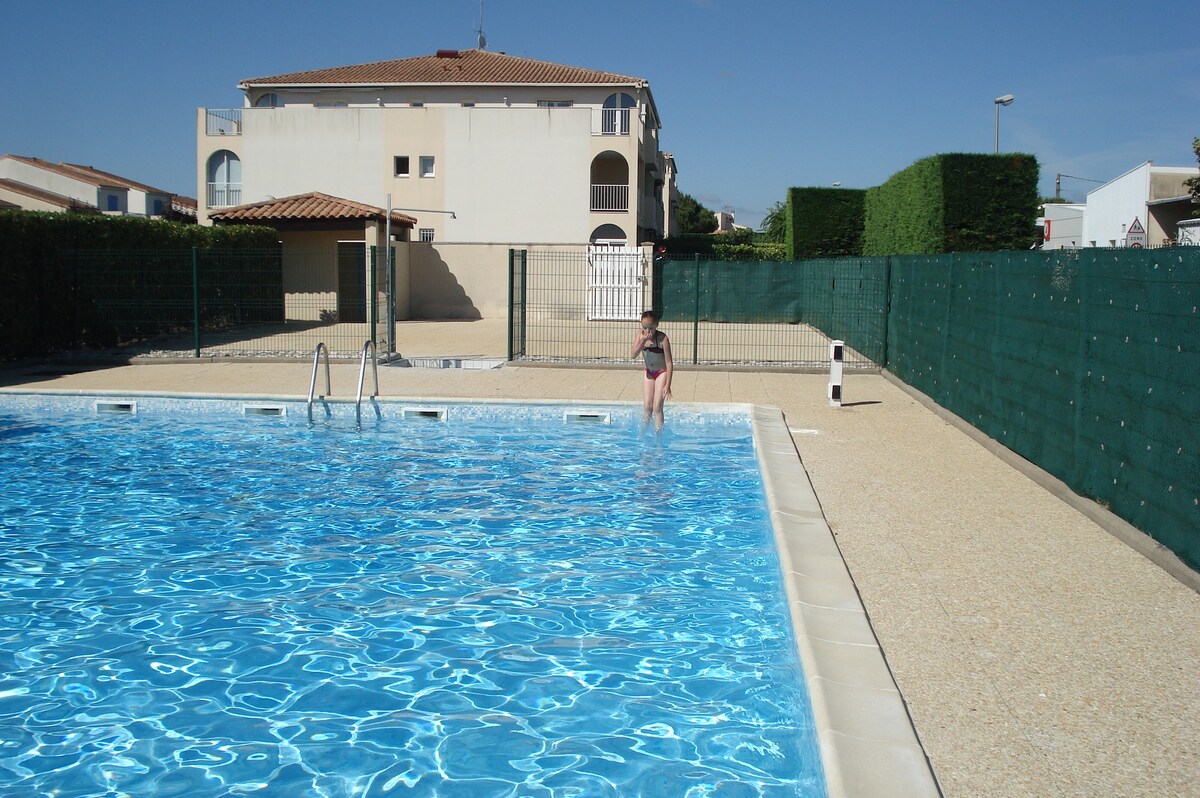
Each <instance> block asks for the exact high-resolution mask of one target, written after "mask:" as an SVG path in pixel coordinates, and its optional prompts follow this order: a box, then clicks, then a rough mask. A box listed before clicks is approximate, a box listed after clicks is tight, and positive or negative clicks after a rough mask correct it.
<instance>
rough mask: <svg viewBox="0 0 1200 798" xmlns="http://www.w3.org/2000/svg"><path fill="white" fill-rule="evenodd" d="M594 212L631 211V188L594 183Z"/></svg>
mask: <svg viewBox="0 0 1200 798" xmlns="http://www.w3.org/2000/svg"><path fill="white" fill-rule="evenodd" d="M592 210H593V211H610V212H612V211H616V212H621V213H624V212H627V211H628V210H629V186H621V185H605V184H601V183H593V184H592Z"/></svg>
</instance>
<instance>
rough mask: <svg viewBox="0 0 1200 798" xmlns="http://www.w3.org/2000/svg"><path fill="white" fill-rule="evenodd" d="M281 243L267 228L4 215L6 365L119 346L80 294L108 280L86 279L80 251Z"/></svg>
mask: <svg viewBox="0 0 1200 798" xmlns="http://www.w3.org/2000/svg"><path fill="white" fill-rule="evenodd" d="M277 246H278V235H277V233H276V232H275V231H274V230H272V229H270V228H266V227H249V226H246V227H242V226H238V227H202V226H199V225H194V224H182V223H179V222H166V221H159V220H155V219H140V218H131V217H122V216H104V215H83V214H72V213H43V212H34V211H4V212H0V252H2V253H3V258H0V360H8V359H12V358H18V357H31V356H36V355H43V354H46V353H48V352H52V351H56V350H63V349H77V348H88V347H96V346H100V347H103V346H110V345H112V344H113V343H114V342H115V341H114V334H113V331H112V330H113V328H112V325H111V324H109V323H107V322H106V320H104V319H103V318H101V317H100V316H102V314H101V313H100V312H99V311H96V310H94V308H95V303H94V302H93V301H92V299H91V298H90V297H88V296H84V295H82V294H81V293H80V289H79V285H80V283H81V282H82V283H83V284H84V285H88V284H96V283H101V282H103V280H98V279H96V275H88V276H86V277H85V279H83V280H82V281H81V280H80V279H79V277H80V275H78V274H77V273H76V269H77V258H75V257H74V253H76V252H78V251H80V250H88V251H93V250H106V251H129V250H140V251H142V252H145V251H147V250H159V251H162V252H163V253H164V255H165V254H166V253H168V252H179V251H181V250H191V249H192V248H193V247H199V248H202V249H206V250H208V249H213V248H222V249H231V248H238V249H243V248H256V249H258V250H260V251H261V250H262V249H263V248H274V247H277ZM106 268H107V267H106ZM152 283H153V281H152V280H151V281H147V283H146V284H147V285H151V284H152ZM148 290H149V289H148ZM134 299H136V297H135V298H134Z"/></svg>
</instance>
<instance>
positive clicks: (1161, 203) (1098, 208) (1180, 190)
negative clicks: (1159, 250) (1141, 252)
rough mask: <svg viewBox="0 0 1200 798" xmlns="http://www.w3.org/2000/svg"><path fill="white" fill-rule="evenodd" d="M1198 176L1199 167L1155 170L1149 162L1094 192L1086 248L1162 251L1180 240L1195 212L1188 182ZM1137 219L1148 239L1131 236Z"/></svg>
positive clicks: (1088, 211) (1086, 217) (1090, 195)
mask: <svg viewBox="0 0 1200 798" xmlns="http://www.w3.org/2000/svg"><path fill="white" fill-rule="evenodd" d="M1198 174H1200V169H1197V168H1196V167H1188V166H1155V165H1154V164H1153V163H1152V162H1150V161H1147V162H1146V163H1144V164H1141V165H1140V166H1137V167H1134V168H1133V169H1130V170H1129V171H1128V172H1126V173H1125V174H1123V175H1121V176H1120V177H1117V178H1116V179H1114V180H1110V181H1109V182H1107V183H1105V184H1104V185H1103V186H1100V187H1099V188H1097V189H1094V190H1092V191H1089V192H1088V195H1087V209H1086V213H1085V214H1084V220H1083V240H1082V241H1081V244H1082V245H1083V246H1085V247H1124V246H1134V245H1137V246H1162V245H1163V244H1166V243H1169V242H1172V241H1175V240H1176V239H1177V237H1178V234H1179V223H1180V222H1181V221H1183V220H1184V219H1189V218H1191V216H1192V213H1193V212H1194V211H1195V210H1196V205H1195V203H1193V202H1192V198H1191V195H1190V194H1189V193H1188V191H1187V188H1186V187H1185V186H1184V184H1183V181H1185V180H1187V179H1188V178H1189V177H1195V176H1196V175H1198ZM1050 207H1053V206H1047V209H1049V208H1050ZM1135 220H1136V224H1137V225H1139V226H1141V227H1142V228H1143V229H1144V230H1145V234H1144V235H1141V234H1137V233H1134V234H1133V235H1131V234H1130V232H1131V230H1135V229H1136V228H1135Z"/></svg>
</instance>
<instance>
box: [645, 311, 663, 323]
mask: <svg viewBox="0 0 1200 798" xmlns="http://www.w3.org/2000/svg"><path fill="white" fill-rule="evenodd" d="M642 318H643V319H645V318H651V319H654V320H655V321H661V320H662V316H661V315H660V314H659V313H658V311H656V310H644V311H642Z"/></svg>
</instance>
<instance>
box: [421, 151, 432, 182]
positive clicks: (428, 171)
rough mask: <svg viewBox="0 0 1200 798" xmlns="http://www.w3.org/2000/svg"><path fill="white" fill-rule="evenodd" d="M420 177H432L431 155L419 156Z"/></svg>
mask: <svg viewBox="0 0 1200 798" xmlns="http://www.w3.org/2000/svg"><path fill="white" fill-rule="evenodd" d="M421 177H433V156H432V155H422V156H421Z"/></svg>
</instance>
